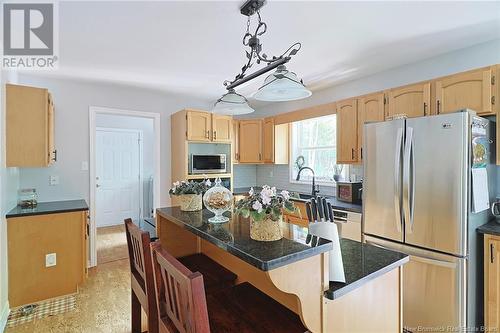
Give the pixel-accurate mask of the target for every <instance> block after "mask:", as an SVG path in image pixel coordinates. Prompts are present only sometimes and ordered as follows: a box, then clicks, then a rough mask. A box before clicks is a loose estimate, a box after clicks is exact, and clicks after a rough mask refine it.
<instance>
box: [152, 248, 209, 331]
mask: <svg viewBox="0 0 500 333" xmlns="http://www.w3.org/2000/svg"><path fill="white" fill-rule="evenodd" d="M151 256H152V259H153V271H154V282H155V287H156V298H157V299H156V302H157V306H158V317H159V323H160V324H159V331H160V332H172V331H174V330H177V331H178V332H180V333H208V332H210V324H209V319H208V310H207V301H206V296H205V288H204V286H203V275H201V274H200V273H199V272H195V273H193V272H191V271H190V270H189V269H188V268H187V267H186V266H184V265H183V264H182V263H180V262H179V261H178V260H177V259H176V258H174V257H173V256H172V255H170V254H169V253H168V252H167V251H166V250H165V249H163V248H162V247H161V245H160V244H159V243H158V242H156V243H152V244H151Z"/></svg>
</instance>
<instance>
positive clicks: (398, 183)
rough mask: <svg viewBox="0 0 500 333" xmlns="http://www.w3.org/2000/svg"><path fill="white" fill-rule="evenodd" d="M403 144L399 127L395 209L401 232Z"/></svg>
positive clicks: (395, 176) (395, 174)
mask: <svg viewBox="0 0 500 333" xmlns="http://www.w3.org/2000/svg"><path fill="white" fill-rule="evenodd" d="M402 145H403V129H402V128H398V132H397V135H396V153H395V154H394V156H395V158H394V211H395V212H396V228H397V230H398V232H399V233H401V225H402V223H401V148H402Z"/></svg>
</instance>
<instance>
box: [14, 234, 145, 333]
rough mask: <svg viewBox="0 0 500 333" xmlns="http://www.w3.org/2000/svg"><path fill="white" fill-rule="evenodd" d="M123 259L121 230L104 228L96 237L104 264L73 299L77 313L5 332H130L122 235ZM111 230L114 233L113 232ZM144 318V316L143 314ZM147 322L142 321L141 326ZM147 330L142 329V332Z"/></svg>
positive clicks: (43, 319)
mask: <svg viewBox="0 0 500 333" xmlns="http://www.w3.org/2000/svg"><path fill="white" fill-rule="evenodd" d="M119 227H121V228H122V231H123V237H124V240H125V243H124V244H125V258H124V259H119V257H120V256H123V255H122V254H121V250H120V246H121V245H120V244H121V241H120V239H121V236H120V234H119V232H118V233H116V231H117V230H119V229H120V228H117V227H110V228H109V227H108V228H104V229H106V230H104V231H105V232H104V233H101V235H103V237H98V240H97V241H98V249H99V250H98V251H99V252H98V257H99V254H101V258H102V259H103V260H104V261H106V260H107V261H108V262H105V263H101V264H99V265H98V266H97V267H94V268H92V269H90V270H89V278H88V279H87V281H86V282H85V283H84V284H83V285H82V286H81V288H80V290H79V293H78V294H77V296H76V309H75V310H73V311H70V312H67V313H64V314H61V315H56V316H52V317H46V318H42V319H36V320H35V321H32V322H30V323H27V324H23V325H20V326H16V327H12V328H8V329H7V330H6V331H5V332H6V333H27V332H30V333H62V332H64V333H69V332H71V333H73V332H75V333H76V332H78V333H80V332H82V333H87V332H88V333H101V332H102V333H109V332H113V333H115V332H116V333H124V332H131V329H130V327H131V326H130V267H129V262H128V253H127V252H126V251H127V247H126V246H127V245H126V238H125V231H124V228H123V227H122V226H119ZM113 229H115V230H114V231H113ZM143 317H144V314H143ZM145 322H146V321H145V320H143V323H145ZM146 329H147V327H145V326H144V327H143V331H145V330H146Z"/></svg>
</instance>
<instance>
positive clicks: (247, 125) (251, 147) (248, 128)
mask: <svg viewBox="0 0 500 333" xmlns="http://www.w3.org/2000/svg"><path fill="white" fill-rule="evenodd" d="M239 123H240V126H239V131H240V145H239V150H240V153H239V154H240V156H239V157H240V158H239V162H240V163H262V161H263V160H262V120H261V119H253V120H240V122H239Z"/></svg>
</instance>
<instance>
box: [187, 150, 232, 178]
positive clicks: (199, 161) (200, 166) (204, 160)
mask: <svg viewBox="0 0 500 333" xmlns="http://www.w3.org/2000/svg"><path fill="white" fill-rule="evenodd" d="M226 160H227V158H226V154H215V155H195V154H193V155H191V172H192V173H193V174H199V173H226V172H227V164H226Z"/></svg>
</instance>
